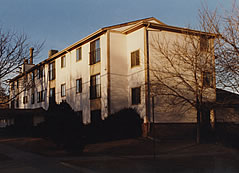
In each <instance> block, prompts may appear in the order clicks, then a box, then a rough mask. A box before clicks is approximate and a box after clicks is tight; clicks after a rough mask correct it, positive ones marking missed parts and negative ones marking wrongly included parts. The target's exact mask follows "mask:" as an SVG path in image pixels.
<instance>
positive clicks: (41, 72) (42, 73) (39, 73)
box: [37, 65, 45, 79]
mask: <svg viewBox="0 0 239 173" xmlns="http://www.w3.org/2000/svg"><path fill="white" fill-rule="evenodd" d="M44 76H45V71H44V66H43V65H42V66H40V67H39V68H38V69H37V78H38V79H42V78H44Z"/></svg>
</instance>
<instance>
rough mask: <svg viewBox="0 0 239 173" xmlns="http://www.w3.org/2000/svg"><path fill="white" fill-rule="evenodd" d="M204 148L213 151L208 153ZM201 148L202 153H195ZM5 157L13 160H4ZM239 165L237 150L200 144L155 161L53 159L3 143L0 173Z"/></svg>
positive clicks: (228, 171) (220, 171)
mask: <svg viewBox="0 0 239 173" xmlns="http://www.w3.org/2000/svg"><path fill="white" fill-rule="evenodd" d="M196 147H198V146H196ZM212 147H213V148H215V146H214V145H212ZM205 148H206V149H210V150H208V152H205ZM200 149H201V151H202V152H197V153H195V150H196V151H200ZM1 155H2V157H1ZM4 155H5V156H4ZM6 156H7V157H8V158H10V159H4V158H6ZM1 158H2V159H1ZM238 163H239V151H238V150H232V149H225V147H220V146H219V147H217V149H216V150H214V151H212V148H210V147H208V146H204V145H200V146H199V147H198V148H194V147H191V148H187V149H186V150H181V151H177V152H176V151H173V152H172V153H165V154H160V155H157V156H156V159H154V158H153V157H152V155H142V156H140V155H138V156H117V157H116V156H112V157H109V156H97V157H64V158H52V157H44V156H41V155H37V154H33V153H29V152H24V151H21V150H18V149H15V148H13V147H10V146H6V145H4V144H0V173H43V172H44V173H55V172H57V173H77V172H83V173H98V172H100V173H105V172H108V173H111V172H114V173H120V172H124V173H126V172H129V173H134V172H137V173H138V172H142V173H143V172H150V173H154V172H155V173H156V172H163V173H164V172H182V173H191V172H197V173H198V172H200V173H201V172H203V173H209V172H210V173H238V172H239V164H238Z"/></svg>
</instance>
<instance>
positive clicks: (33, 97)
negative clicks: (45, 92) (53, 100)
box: [31, 93, 35, 104]
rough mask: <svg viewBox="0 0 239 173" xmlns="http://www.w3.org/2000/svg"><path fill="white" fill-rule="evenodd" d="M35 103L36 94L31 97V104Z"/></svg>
mask: <svg viewBox="0 0 239 173" xmlns="http://www.w3.org/2000/svg"><path fill="white" fill-rule="evenodd" d="M34 103H35V94H34V93H32V95H31V104H34Z"/></svg>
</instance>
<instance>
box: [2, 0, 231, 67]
mask: <svg viewBox="0 0 239 173" xmlns="http://www.w3.org/2000/svg"><path fill="white" fill-rule="evenodd" d="M204 1H205V0H204ZM201 2H202V1H201V0H0V27H2V28H4V29H5V30H6V29H10V30H14V31H16V32H19V33H25V34H26V35H27V36H28V37H29V39H30V41H32V42H43V41H45V43H44V47H43V49H42V51H41V54H40V55H39V57H38V58H37V59H35V60H34V63H39V62H40V61H42V60H44V59H46V58H47V56H48V51H49V50H50V49H57V50H59V51H60V50H62V49H64V48H66V47H68V46H70V45H71V44H73V43H75V42H77V41H79V40H81V39H82V38H84V37H86V36H87V35H89V34H91V33H93V32H95V31H97V30H98V29H100V28H102V27H105V26H110V25H114V24H119V23H125V22H129V21H133V20H138V19H142V18H147V17H155V18H157V19H158V20H160V21H162V22H163V23H165V24H168V25H173V26H179V27H187V26H189V25H190V26H193V27H196V26H197V23H198V10H199V8H200V7H201ZM207 4H208V7H209V8H210V9H214V8H216V7H217V6H219V7H223V8H225V9H227V8H229V7H231V4H232V0H207Z"/></svg>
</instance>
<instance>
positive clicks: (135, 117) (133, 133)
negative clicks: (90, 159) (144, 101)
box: [86, 108, 143, 143]
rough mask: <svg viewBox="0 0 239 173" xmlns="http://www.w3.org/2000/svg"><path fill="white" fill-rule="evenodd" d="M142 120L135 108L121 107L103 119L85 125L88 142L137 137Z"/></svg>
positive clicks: (139, 134)
mask: <svg viewBox="0 0 239 173" xmlns="http://www.w3.org/2000/svg"><path fill="white" fill-rule="evenodd" d="M142 122H143V121H142V119H141V118H140V116H139V114H138V113H137V111H136V110H134V109H131V108H128V109H122V110H120V111H119V112H116V113H114V114H112V115H110V116H109V117H107V118H106V119H105V120H101V121H99V122H97V123H92V124H90V125H87V127H86V131H87V132H88V135H87V137H88V138H87V139H88V142H91V143H92V142H99V141H109V140H117V139H126V138H132V137H139V136H141V135H142Z"/></svg>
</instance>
